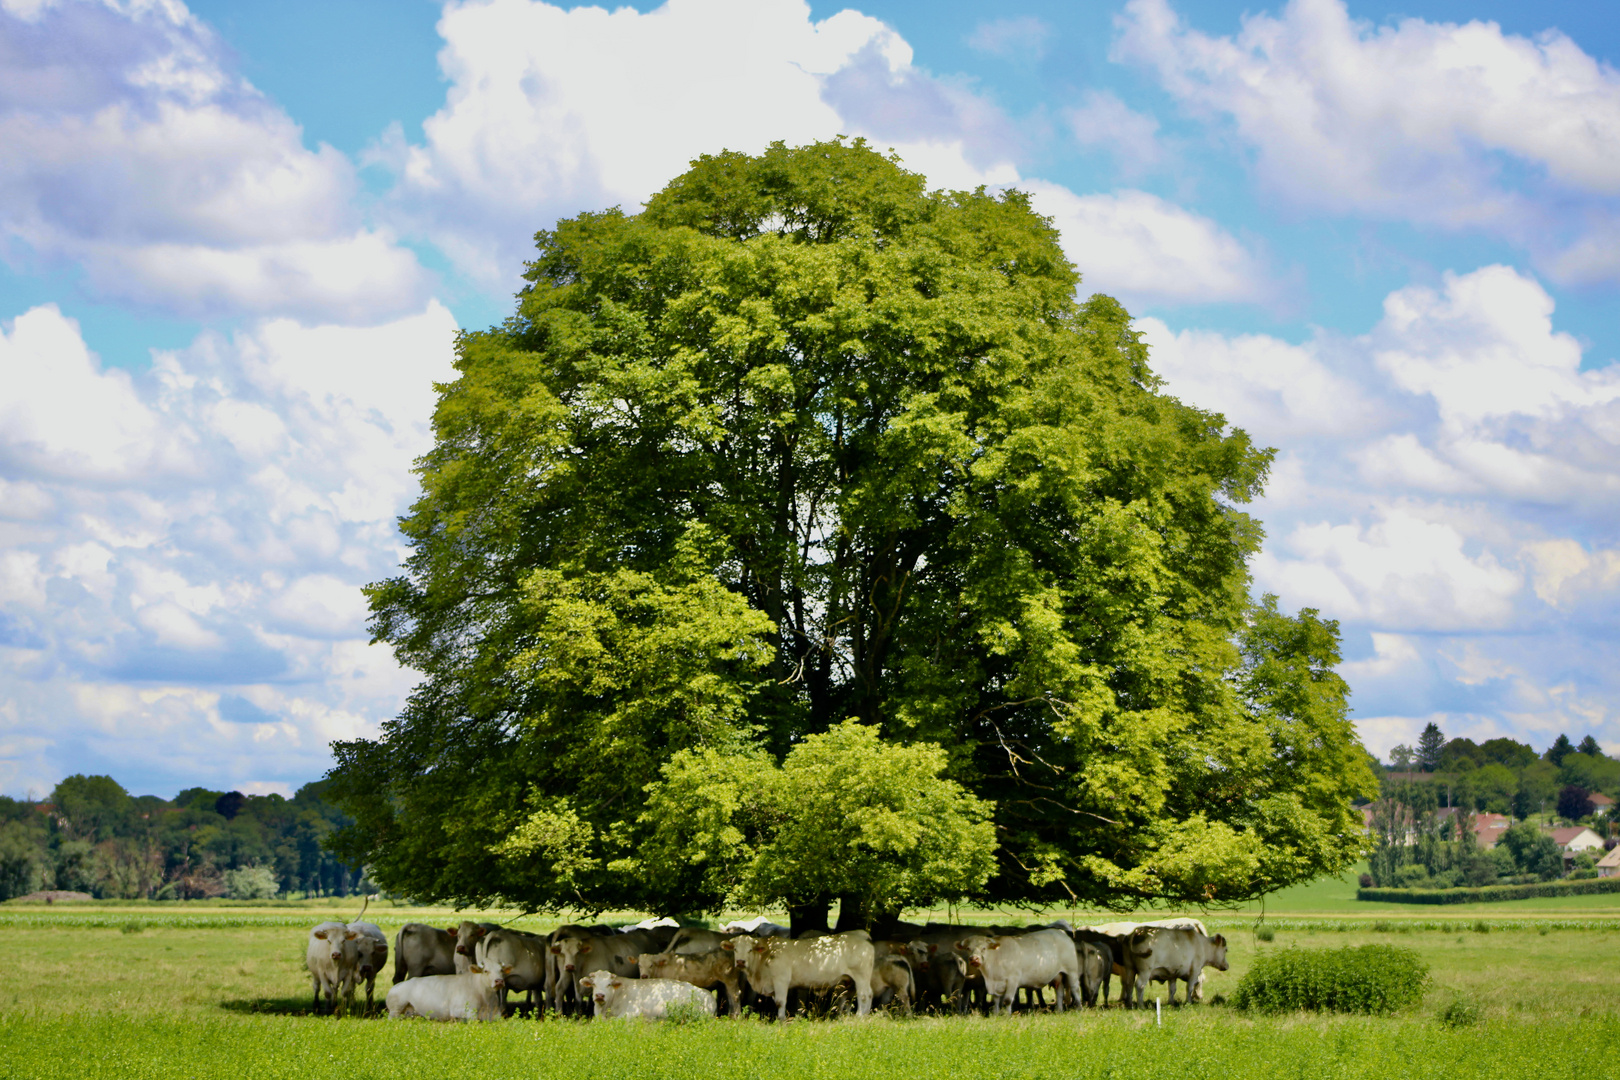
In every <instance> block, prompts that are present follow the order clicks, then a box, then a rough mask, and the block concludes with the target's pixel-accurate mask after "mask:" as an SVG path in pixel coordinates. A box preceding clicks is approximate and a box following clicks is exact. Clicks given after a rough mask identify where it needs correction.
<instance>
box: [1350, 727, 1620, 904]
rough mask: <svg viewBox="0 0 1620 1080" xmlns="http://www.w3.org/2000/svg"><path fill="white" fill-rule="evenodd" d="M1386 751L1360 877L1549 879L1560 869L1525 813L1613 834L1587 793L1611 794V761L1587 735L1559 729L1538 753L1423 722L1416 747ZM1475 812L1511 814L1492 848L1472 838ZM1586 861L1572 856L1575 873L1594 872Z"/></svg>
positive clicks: (1616, 783)
mask: <svg viewBox="0 0 1620 1080" xmlns="http://www.w3.org/2000/svg"><path fill="white" fill-rule="evenodd" d="M1390 759H1391V760H1390V765H1389V766H1388V767H1387V768H1386V769H1385V771H1384V773H1383V776H1382V781H1381V792H1380V797H1379V799H1378V800H1377V801H1376V802H1375V803H1373V805H1372V821H1371V827H1372V833H1373V844H1374V847H1373V852H1372V855H1371V857H1370V859H1369V866H1368V873H1367V874H1366V875H1365V878H1364V880H1363V884H1364V885H1377V886H1379V887H1396V888H1428V889H1433V888H1442V889H1443V888H1453V887H1458V886H1485V885H1496V884H1527V883H1530V882H1538V881H1552V880H1554V879H1556V878H1559V877H1562V876H1564V873H1565V866H1564V857H1563V854H1562V852H1561V850H1560V848H1559V846H1558V844H1557V842H1556V841H1555V840H1554V839H1553V838H1552V837H1551V836H1549V835H1547V834H1546V833H1545V832H1543V831H1542V830H1541V829H1540V828H1538V827H1537V825H1536V824H1534V823H1532V820H1531V819H1533V818H1535V819H1539V820H1540V821H1542V822H1545V823H1548V824H1551V823H1552V822H1554V821H1556V820H1559V819H1562V820H1563V821H1565V822H1568V823H1569V824H1585V825H1590V826H1593V827H1594V828H1595V829H1596V831H1598V832H1599V833H1600V834H1602V835H1608V834H1611V833H1612V832H1613V828H1612V823H1613V815H1605V816H1599V815H1598V814H1597V812H1596V811H1597V807H1596V806H1595V805H1594V803H1593V799H1592V797H1593V795H1595V794H1604V795H1608V796H1609V797H1610V798H1614V797H1616V796H1620V761H1617V760H1615V759H1613V758H1610V757H1609V756H1608V755H1607V754H1605V753H1604V752H1603V749H1602V748H1601V747H1599V746H1598V744H1597V740H1596V739H1594V738H1593V737H1592V736H1590V735H1588V736H1587V737H1586V738H1585V739H1583V740H1582V741H1581V742H1580V744H1579V745H1578V746H1577V745H1575V744H1573V743H1571V742H1570V740H1569V737H1568V736H1567V735H1560V736H1558V738H1557V740H1555V741H1554V742H1553V744H1552V745H1551V746H1550V747H1548V748H1547V750H1545V751H1544V752H1543V753H1540V754H1538V753H1536V751H1535V750H1534V749H1533V748H1532V747H1531V746H1529V745H1527V744H1525V743H1521V742H1516V741H1514V740H1512V739H1505V738H1502V739H1490V740H1487V741H1486V742H1484V743H1475V742H1473V741H1472V740H1470V739H1461V738H1458V739H1450V740H1448V739H1446V737H1445V735H1444V733H1443V732H1441V730H1440V728H1439V727H1438V726H1437V725H1435V724H1429V725H1428V726H1427V727H1426V728H1424V730H1423V734H1422V736H1421V737H1420V738H1419V740H1418V745H1417V748H1416V749H1415V750H1414V749H1413V748H1411V747H1408V746H1397V747H1395V749H1394V750H1393V751H1392V752H1391V754H1390ZM1448 809H1449V811H1450V812H1445V811H1447V810H1448ZM1480 812H1486V813H1494V814H1503V815H1508V816H1511V817H1513V818H1515V819H1517V820H1516V821H1515V822H1514V823H1513V824H1512V825H1511V826H1510V827H1508V828H1507V829H1506V830H1504V832H1503V834H1502V836H1501V838H1500V840H1499V841H1498V843H1497V844H1496V846H1495V847H1494V848H1486V847H1484V846H1482V845H1481V844H1480V843H1479V842H1478V840H1477V837H1476V834H1475V831H1474V825H1475V820H1476V819H1475V815H1476V814H1477V813H1480ZM1614 843H1615V841H1614V840H1613V839H1611V840H1610V841H1609V844H1610V846H1613V845H1614ZM1591 862H1592V860H1591V858H1590V856H1584V855H1583V856H1581V857H1578V858H1577V859H1576V860H1575V864H1574V874H1575V876H1577V877H1581V876H1596V871H1595V870H1594V869H1592V867H1591V865H1590V864H1591Z"/></svg>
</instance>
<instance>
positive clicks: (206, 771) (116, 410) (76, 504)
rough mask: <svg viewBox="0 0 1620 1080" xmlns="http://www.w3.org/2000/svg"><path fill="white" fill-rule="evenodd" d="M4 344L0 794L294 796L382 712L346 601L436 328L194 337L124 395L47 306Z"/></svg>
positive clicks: (419, 323) (437, 318)
mask: <svg viewBox="0 0 1620 1080" xmlns="http://www.w3.org/2000/svg"><path fill="white" fill-rule="evenodd" d="M0 329H3V334H4V336H3V337H0V394H3V395H5V396H4V397H0V461H3V463H4V472H5V473H6V477H7V479H6V481H5V485H6V487H5V492H4V493H5V494H9V493H11V492H16V493H17V494H18V498H17V500H16V501H15V503H14V502H12V501H11V500H9V499H8V500H5V506H6V510H7V513H6V514H5V515H0V537H3V539H4V545H3V554H0V741H3V742H6V743H7V744H8V745H14V746H16V747H20V748H22V749H20V750H18V751H17V753H18V754H20V755H21V757H20V758H19V759H18V760H16V761H14V762H13V772H14V778H7V777H4V776H0V784H4V785H5V786H6V788H7V789H8V790H21V788H22V787H24V786H26V785H28V784H32V785H34V786H35V787H36V788H38V787H42V786H48V785H49V783H50V782H52V781H53V780H54V779H56V778H58V777H59V776H60V775H61V774H62V773H63V772H66V771H84V770H86V769H89V770H91V771H95V769H97V768H100V767H101V766H102V765H105V768H106V769H109V770H111V771H114V772H115V773H117V774H118V775H120V776H129V777H132V778H133V777H142V778H145V781H144V782H148V783H162V782H164V781H165V780H168V779H170V778H172V780H173V783H174V785H175V786H182V785H183V783H189V782H194V780H195V778H196V777H199V776H212V777H216V778H217V779H216V781H215V782H221V783H223V782H235V780H238V779H240V780H242V781H243V782H248V781H256V782H263V783H267V784H268V783H292V782H302V781H304V780H308V779H310V778H312V777H314V776H317V775H319V773H320V772H321V771H322V770H323V769H324V768H325V767H326V763H327V761H328V751H327V743H328V742H329V741H330V740H331V739H334V738H350V737H353V736H355V735H357V734H361V733H364V732H370V731H374V730H375V726H376V724H377V723H378V722H379V721H380V720H382V719H384V718H386V717H388V716H390V715H393V714H394V713H395V712H396V711H397V709H398V707H399V704H400V701H401V700H402V697H403V694H404V693H405V691H406V690H407V689H408V686H409V683H410V682H411V678H410V676H409V674H408V673H405V672H402V671H400V670H399V668H398V667H397V666H396V665H395V664H394V662H393V660H392V658H391V657H390V656H389V655H388V654H387V652H386V651H385V650H383V649H379V648H373V647H371V646H369V645H368V644H367V643H366V639H367V635H366V632H365V614H366V612H365V605H364V602H363V600H362V598H361V596H360V593H359V587H360V586H361V585H363V584H365V583H367V582H370V581H374V580H378V579H380V578H382V577H384V576H386V575H388V574H390V573H392V572H394V570H395V568H396V567H397V565H398V559H399V554H400V552H399V539H398V533H397V531H396V529H395V519H396V516H397V515H398V514H400V513H401V512H403V510H404V509H405V508H406V506H407V505H408V503H409V501H410V499H411V498H412V497H413V496H414V493H415V490H416V485H415V481H414V478H413V477H412V476H411V474H410V472H409V469H410V464H411V462H412V461H413V460H414V458H415V457H416V456H418V455H420V454H421V453H422V452H423V451H424V450H426V448H427V447H428V446H429V445H430V441H431V440H430V433H429V429H428V418H429V416H430V414H431V410H432V407H433V402H434V392H433V383H434V381H435V380H439V381H442V380H445V379H447V378H450V377H453V371H452V369H451V366H450V360H451V356H452V349H451V344H452V340H453V337H454V334H455V329H456V328H455V322H454V320H453V319H452V317H451V315H450V313H449V312H448V311H446V310H445V309H444V308H443V307H442V306H440V305H438V304H437V303H429V304H426V305H424V307H423V309H422V310H421V311H420V312H418V313H416V314H414V315H410V316H407V317H405V318H401V319H397V320H394V321H392V322H388V323H384V324H382V325H379V326H375V327H369V328H356V327H348V326H339V325H306V324H303V323H300V322H296V321H294V320H291V319H275V320H267V321H263V322H260V323H257V324H254V325H251V326H249V327H247V328H245V329H243V330H241V331H239V332H238V333H236V334H234V335H231V336H225V335H220V334H217V333H212V332H208V333H204V334H202V335H200V336H199V337H198V339H197V340H196V341H195V342H194V343H193V344H192V345H190V346H188V347H187V348H185V349H181V350H176V351H173V352H166V353H160V354H158V355H157V356H156V357H155V359H154V363H153V365H152V367H151V369H150V370H149V371H148V372H145V373H142V374H138V375H130V374H128V373H126V372H124V371H121V370H117V369H106V368H103V367H102V366H101V365H100V364H99V362H98V361H97V359H96V357H95V355H94V354H93V353H92V352H90V350H89V349H88V348H87V347H86V346H85V344H84V342H83V340H82V338H81V337H80V336H79V332H78V328H77V327H76V326H75V325H74V324H73V323H72V321H71V320H68V319H66V318H64V317H63V316H62V315H61V314H60V313H59V312H58V311H56V309H54V308H52V307H41V308H35V309H33V310H30V311H28V312H25V313H24V314H22V315H19V316H18V317H17V318H16V319H15V320H13V321H12V323H11V324H10V326H9V327H7V328H0ZM19 373H24V374H26V373H32V374H33V375H34V376H35V378H36V381H35V382H34V383H32V384H26V383H25V385H23V386H22V387H21V388H20V389H19V388H18V378H19ZM40 379H44V380H49V381H47V382H43V383H42V382H39V381H37V380H40ZM64 402H68V403H70V404H69V405H64V404H63V403H64ZM64 408H69V409H74V410H77V411H76V412H71V411H70V412H69V413H68V414H66V415H59V414H60V413H61V411H62V410H63V409H64Z"/></svg>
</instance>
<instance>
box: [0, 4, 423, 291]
mask: <svg viewBox="0 0 1620 1080" xmlns="http://www.w3.org/2000/svg"><path fill="white" fill-rule="evenodd" d="M8 12H10V13H9V14H4V15H0V52H4V54H5V55H6V56H7V58H8V60H7V63H8V68H9V70H8V71H7V72H6V74H5V75H3V76H0V145H3V146H5V148H6V152H5V153H4V154H3V155H0V237H5V238H9V239H10V240H11V241H12V242H13V246H15V244H19V243H20V244H21V245H24V246H25V247H26V249H27V250H29V251H31V252H33V254H34V256H36V257H37V258H40V259H43V260H45V261H46V262H51V263H56V262H64V261H66V262H71V263H76V264H78V265H80V266H82V267H83V268H84V271H85V277H86V283H87V286H88V287H89V288H90V289H91V290H92V291H94V292H95V293H96V294H97V295H99V296H101V297H104V298H108V299H113V300H117V301H121V302H128V303H134V304H138V305H146V306H151V307H154V308H157V309H161V310H165V311H171V312H176V313H179V314H183V315H188V316H204V317H209V316H218V315H226V316H230V315H239V314H244V313H248V314H253V313H262V312H279V313H296V314H302V315H305V316H317V317H324V318H342V319H377V318H380V317H383V316H387V315H393V314H399V313H402V312H404V311H408V310H416V309H419V308H420V307H421V305H422V304H423V303H424V302H425V301H426V299H427V295H426V291H425V290H426V287H427V284H428V278H427V275H426V274H425V273H424V271H423V270H422V268H421V267H420V266H418V265H417V263H416V259H415V257H414V256H413V255H412V254H411V253H410V252H409V251H407V250H405V249H403V248H401V247H399V246H397V245H396V244H395V243H394V242H393V239H392V237H391V236H390V235H389V234H388V233H386V232H380V231H377V230H374V229H368V228H366V227H365V226H364V225H363V223H362V222H361V221H360V220H359V218H358V215H357V212H356V209H355V194H356V182H355V178H354V175H353V168H352V166H351V165H350V163H349V162H348V160H347V159H346V158H345V157H344V156H343V155H342V154H340V153H339V152H337V151H336V150H334V149H332V148H331V147H329V146H322V147H319V148H318V149H316V150H309V149H306V148H305V147H304V145H303V137H302V132H301V131H300V130H299V128H298V126H297V125H296V124H294V123H293V122H292V120H291V119H289V118H288V117H287V115H286V114H285V113H284V112H282V111H281V110H280V109H279V108H277V107H275V106H274V105H272V104H271V103H270V102H268V101H266V100H265V99H264V98H263V96H262V95H260V94H259V93H258V91H256V90H255V89H254V88H253V87H252V86H250V85H249V84H247V83H246V82H245V81H243V80H242V79H241V78H239V77H238V76H236V75H235V74H234V73H232V72H231V71H230V70H229V68H228V66H227V65H226V64H225V63H224V62H223V61H222V59H221V56H222V49H221V47H220V45H219V43H218V42H217V40H216V39H215V38H214V36H213V34H212V33H211V32H210V31H209V30H208V29H207V28H206V27H205V26H203V25H202V24H201V23H200V22H198V21H197V20H196V19H195V18H194V17H193V16H192V15H191V13H190V12H189V11H187V10H186V8H185V7H184V6H183V5H182V4H180V3H177V2H170V3H133V4H129V5H125V6H119V5H114V4H110V3H109V4H103V3H95V2H92V0H64V2H62V3H58V4H53V5H50V6H48V7H47V6H36V7H33V8H32V9H30V10H29V11H26V12H12V11H11V9H8Z"/></svg>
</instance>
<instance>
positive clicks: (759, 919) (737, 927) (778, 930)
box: [717, 915, 793, 947]
mask: <svg viewBox="0 0 1620 1080" xmlns="http://www.w3.org/2000/svg"><path fill="white" fill-rule="evenodd" d="M720 932H721V933H722V934H725V935H726V936H728V937H734V936H736V935H737V934H747V935H749V936H750V937H792V936H793V933H792V931H790V930H789V929H788V928H787V927H785V926H781V925H778V924H777V923H773V922H771V920H769V919H767V918H766V917H765V916H763V915H755V916H754V917H753V918H752V919H743V920H741V921H739V922H732V923H727V924H726V925H725V926H722V927H721V928H720ZM717 947H718V946H717Z"/></svg>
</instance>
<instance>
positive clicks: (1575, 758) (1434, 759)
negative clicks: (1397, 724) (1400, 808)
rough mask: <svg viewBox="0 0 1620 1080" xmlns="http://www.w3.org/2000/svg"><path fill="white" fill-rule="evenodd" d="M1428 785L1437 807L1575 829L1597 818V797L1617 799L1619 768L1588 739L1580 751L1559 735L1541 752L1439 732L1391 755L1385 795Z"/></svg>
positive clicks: (1428, 732)
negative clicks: (1540, 818) (1562, 823)
mask: <svg viewBox="0 0 1620 1080" xmlns="http://www.w3.org/2000/svg"><path fill="white" fill-rule="evenodd" d="M1414 781H1415V782H1418V783H1424V784H1428V785H1431V786H1432V787H1433V788H1434V797H1435V799H1436V800H1437V805H1439V806H1458V807H1465V808H1472V809H1474V810H1484V811H1487V812H1489V813H1493V814H1510V815H1512V816H1513V817H1516V818H1520V819H1524V818H1529V817H1532V816H1534V815H1537V814H1544V815H1552V814H1556V815H1557V816H1558V817H1561V818H1563V819H1565V820H1567V821H1571V822H1575V821H1579V820H1581V819H1582V818H1585V817H1588V816H1590V815H1591V813H1592V811H1593V809H1594V808H1593V806H1592V803H1591V796H1592V795H1593V794H1594V793H1601V794H1604V795H1607V796H1608V797H1609V798H1611V799H1620V761H1617V760H1615V759H1614V758H1611V757H1609V756H1608V755H1607V754H1605V753H1604V752H1603V749H1602V747H1600V746H1598V743H1597V740H1596V739H1594V738H1593V737H1592V736H1590V735H1588V736H1586V738H1584V739H1582V740H1581V742H1580V744H1579V745H1576V744H1574V743H1572V742H1570V739H1569V736H1568V735H1560V736H1558V738H1557V739H1556V740H1555V741H1554V742H1553V744H1552V745H1551V746H1549V747H1548V748H1547V749H1546V750H1545V751H1544V752H1542V753H1539V754H1538V753H1536V751H1535V750H1534V749H1533V748H1532V747H1531V746H1530V745H1529V744H1527V743H1521V742H1515V741H1514V740H1513V739H1488V740H1486V741H1485V742H1483V743H1475V742H1474V741H1473V740H1472V739H1449V740H1448V739H1447V738H1446V737H1445V733H1444V732H1442V731H1441V730H1440V728H1439V726H1438V725H1435V724H1429V725H1428V726H1427V727H1425V728H1424V729H1423V734H1422V736H1421V737H1420V738H1419V740H1418V745H1417V747H1416V749H1414V748H1412V747H1409V746H1397V747H1395V749H1394V750H1392V751H1390V768H1389V771H1388V772H1387V773H1386V774H1385V776H1384V781H1383V788H1384V790H1383V792H1382V793H1383V794H1384V795H1388V794H1389V793H1390V791H1391V789H1392V787H1393V786H1398V785H1400V784H1405V783H1410V782H1414Z"/></svg>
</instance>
